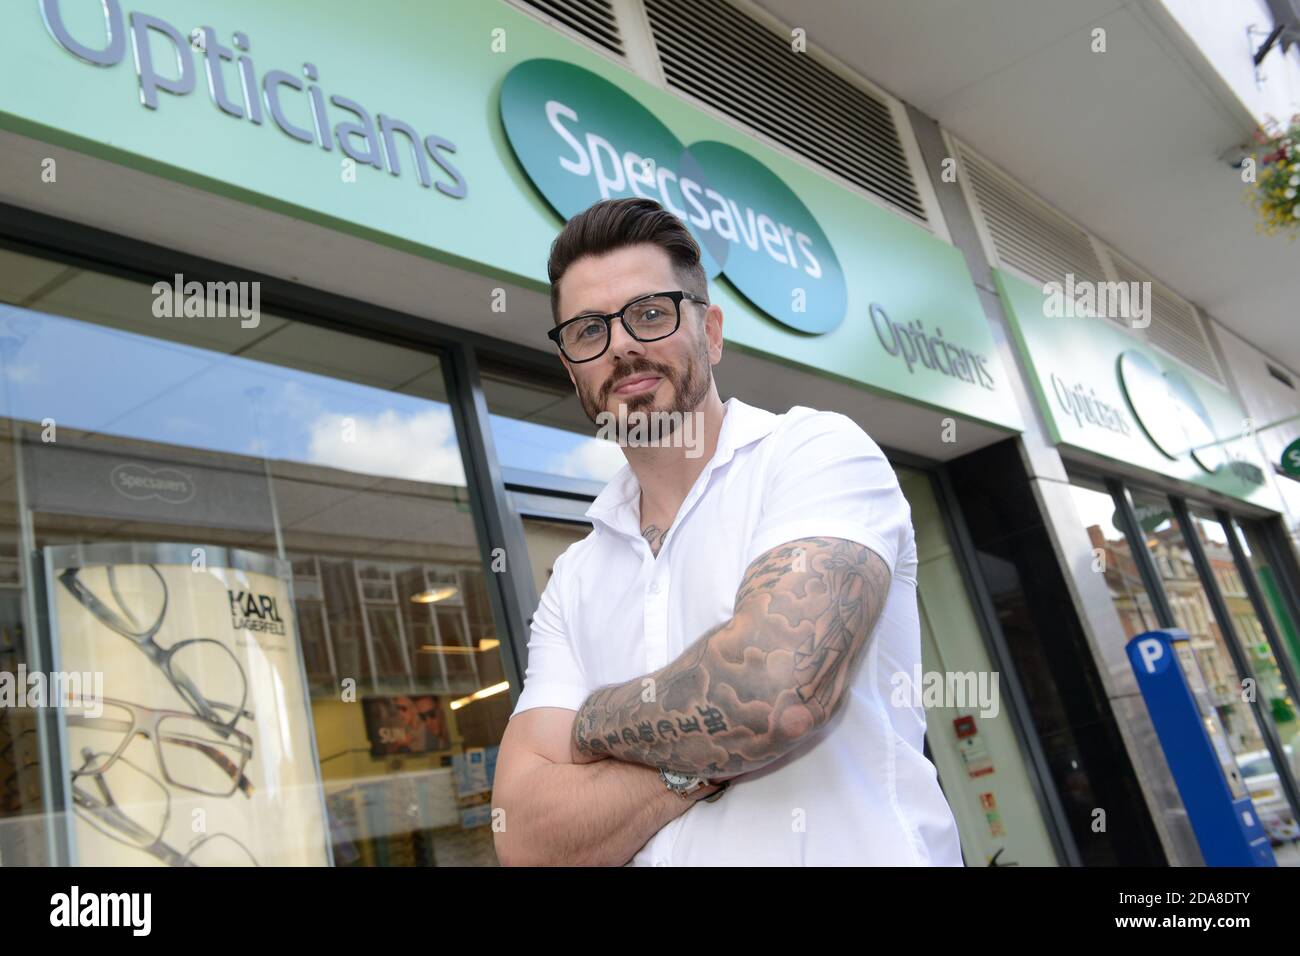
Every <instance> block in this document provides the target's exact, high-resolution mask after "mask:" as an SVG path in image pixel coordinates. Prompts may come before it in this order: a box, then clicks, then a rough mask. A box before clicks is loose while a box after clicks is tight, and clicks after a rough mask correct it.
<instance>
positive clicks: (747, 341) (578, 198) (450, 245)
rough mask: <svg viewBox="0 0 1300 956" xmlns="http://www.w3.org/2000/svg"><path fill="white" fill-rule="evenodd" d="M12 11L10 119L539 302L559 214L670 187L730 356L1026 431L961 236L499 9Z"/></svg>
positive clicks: (491, 326)
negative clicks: (526, 83)
mask: <svg viewBox="0 0 1300 956" xmlns="http://www.w3.org/2000/svg"><path fill="white" fill-rule="evenodd" d="M4 9H5V13H4V26H3V29H0V128H3V129H5V130H8V131H11V132H15V133H18V134H21V135H24V136H28V137H31V138H34V139H36V140H39V141H43V142H49V143H53V144H55V145H57V146H62V147H65V148H69V149H73V150H77V151H80V152H82V153H86V154H89V155H93V156H96V157H99V158H101V159H104V160H108V161H110V162H113V163H116V164H118V165H120V166H124V167H130V168H134V169H138V170H142V171H144V172H147V173H149V174H151V175H154V176H158V177H161V178H165V179H168V180H171V181H174V182H178V183H182V184H184V185H187V186H190V187H192V188H195V189H199V190H203V191H206V192H209V193H213V194H217V195H220V196H223V197H226V198H229V199H232V200H236V201H239V202H242V203H246V204H249V205H255V206H258V207H260V208H262V209H266V210H271V211H273V212H275V213H277V214H280V215H284V216H288V217H292V218H296V219H299V220H302V221H307V222H311V223H314V224H317V225H319V226H322V227H324V228H326V229H330V230H333V231H336V232H339V233H346V234H348V235H352V236H356V237H360V238H362V239H365V240H366V241H368V242H371V243H376V244H381V245H385V246H388V247H390V248H393V249H398V250H401V251H403V252H406V253H409V254H411V255H414V256H418V257H423V258H425V259H427V260H430V261H436V262H438V263H442V264H445V265H450V266H453V267H456V268H459V269H465V270H469V271H474V272H478V273H480V274H482V275H486V276H490V277H492V278H493V279H499V280H500V281H502V282H509V283H514V284H517V285H521V286H524V287H526V288H530V289H534V290H537V291H545V290H546V288H547V276H546V257H547V252H548V250H549V248H550V244H551V242H552V241H553V240H554V238H555V234H556V232H557V231H558V229H559V227H560V225H561V224H562V221H563V217H565V216H568V215H572V213H573V212H574V211H576V210H577V209H578V208H582V207H584V206H585V205H587V204H589V203H590V202H592V201H595V200H596V199H599V198H600V196H601V195H602V190H604V191H605V192H607V193H608V194H609V195H632V194H635V193H636V192H637V191H640V192H642V193H644V194H645V195H648V196H653V197H655V198H658V199H660V200H661V201H662V200H663V199H664V198H666V199H667V200H668V203H669V204H671V206H673V207H675V208H676V209H678V210H681V211H683V212H685V213H686V221H687V223H688V225H689V226H690V227H691V228H692V229H693V230H694V231H695V234H696V235H697V236H698V237H699V239H700V241H701V245H702V246H703V248H704V249H705V252H706V256H707V257H709V259H710V261H709V268H710V277H711V282H710V288H709V294H710V297H711V299H712V301H714V302H715V303H717V304H718V305H719V306H721V307H722V309H723V311H724V314H725V317H726V318H725V323H726V324H725V329H726V344H727V349H728V350H729V351H731V352H732V353H733V354H734V353H737V352H740V353H746V354H749V355H754V356H759V357H761V358H763V359H764V360H765V361H768V362H773V363H780V364H783V365H787V366H790V367H792V368H796V369H800V370H803V371H806V372H809V373H810V374H814V375H817V376H819V377H823V378H828V379H833V380H835V381H837V382H840V383H847V384H851V385H854V386H856V387H858V388H860V389H862V390H864V391H866V392H870V393H873V394H875V395H883V396H890V397H898V398H901V399H905V400H907V401H908V402H910V403H911V404H913V405H914V406H918V407H919V408H921V409H925V410H926V411H927V414H925V415H924V417H918V418H917V426H916V427H918V428H920V427H925V428H933V429H935V434H939V433H940V431H941V429H942V428H943V427H944V425H943V422H944V419H945V418H946V417H947V416H949V415H955V416H958V417H965V418H969V419H972V420H976V421H980V422H984V423H988V424H991V425H994V426H996V427H999V428H1003V429H1007V430H1017V429H1019V428H1020V427H1021V422H1020V418H1019V415H1018V413H1017V411H1016V400H1015V395H1014V394H1013V393H1012V390H1011V387H1010V384H1009V383H1008V381H1007V378H1006V375H1005V374H1004V373H1003V370H1002V366H1001V363H1000V361H999V358H998V350H997V345H996V344H995V342H994V340H993V336H992V333H991V331H990V329H989V326H988V323H987V321H986V320H985V317H984V313H983V309H982V307H981V305H980V301H979V298H978V296H977V293H976V290H975V288H974V286H973V284H972V283H971V280H970V274H969V272H968V271H967V268H966V265H965V262H964V260H963V259H962V256H961V253H960V252H959V251H958V250H957V249H956V248H954V247H953V246H952V245H950V244H949V243H947V242H945V241H943V240H942V239H940V238H938V237H936V236H935V235H933V234H931V233H930V232H929V231H927V230H926V229H924V228H922V227H920V226H918V225H916V224H914V223H913V222H911V221H909V220H907V219H905V218H904V217H902V216H900V215H898V214H897V213H895V212H893V211H890V210H888V209H886V208H883V207H882V206H881V205H880V204H879V203H878V202H877V201H876V200H874V199H872V198H870V197H868V196H866V195H864V194H863V193H862V192H861V191H858V190H855V189H851V188H847V187H846V186H845V185H844V184H842V183H841V182H838V181H837V180H835V179H833V178H831V177H830V176H828V175H823V174H821V173H819V172H818V171H817V170H816V169H815V168H813V167H812V166H811V165H810V164H808V163H806V162H804V161H801V160H798V159H795V158H792V157H791V156H790V155H787V154H786V153H784V152H781V151H778V150H775V149H770V148H768V147H767V146H765V145H763V144H762V143H761V142H759V141H758V140H757V139H755V138H754V137H753V136H750V135H747V134H746V133H745V132H744V131H743V130H742V129H739V128H738V127H737V126H736V125H734V124H732V123H729V122H722V121H719V120H718V119H717V118H715V117H714V116H713V115H711V114H709V113H707V112H705V111H703V110H700V109H698V108H696V107H695V106H693V105H692V104H690V103H689V102H687V101H686V100H685V99H683V98H682V97H681V96H679V95H677V94H675V93H673V92H671V91H669V90H666V89H662V88H660V87H658V86H654V85H652V84H649V83H646V82H645V81H643V80H641V79H639V78H638V77H637V76H636V75H634V74H633V73H632V72H631V71H629V70H628V69H625V68H623V67H622V66H620V65H619V64H617V63H613V62H611V61H610V60H608V59H606V58H605V57H602V56H600V55H599V54H596V53H594V52H592V51H591V50H589V49H587V48H586V47H585V46H583V45H581V44H579V43H575V42H574V41H572V40H570V39H569V38H567V37H566V36H564V35H563V34H561V33H559V32H558V31H556V30H554V29H552V28H550V27H548V26H546V25H545V24H543V23H541V22H539V21H538V20H537V19H535V18H534V17H532V16H530V15H529V14H527V13H524V12H522V11H520V10H519V9H517V8H516V7H514V6H513V5H512V4H509V3H505V2H503V0H439V3H437V4H429V3H427V2H426V0H373V2H372V3H368V4H364V5H362V4H341V3H340V4H322V3H319V2H313V0H277V2H275V3H267V2H265V0H9V2H7V3H5V5H4ZM548 64H549V65H548ZM530 71H534V72H532V73H531V74H530ZM530 75H531V76H532V77H533V79H535V80H536V81H537V83H538V86H537V87H536V89H535V90H531V91H530V90H529V89H526V88H523V87H521V86H519V81H520V78H521V77H523V78H527V77H529V76H530ZM552 101H554V102H555V103H558V104H560V105H559V106H556V107H553V108H552V109H553V121H552V118H548V115H547V104H548V103H551V102H552ZM512 104H513V105H512ZM561 107H562V108H561ZM560 130H563V131H564V133H565V134H567V136H568V137H569V139H566V138H565V136H564V135H561V132H560ZM605 144H608V148H607V147H606V145H605ZM647 159H649V160H652V162H650V163H647V162H645V160H647ZM615 160H617V165H616V163H615ZM562 161H563V162H565V163H567V164H568V166H567V167H566V166H564V165H561V163H562ZM587 163H589V164H590V166H589V168H588V169H587V170H586V172H585V173H580V171H581V170H583V169H584V164H587ZM42 172H43V171H42V169H40V168H34V169H32V170H31V171H30V175H31V176H32V177H33V179H34V180H36V181H39V180H40V177H41V176H42ZM58 174H59V178H58V180H57V182H53V183H45V184H41V185H40V186H39V187H37V188H40V189H48V190H55V189H58V188H60V186H59V183H61V182H62V177H63V176H64V175H66V174H65V173H64V170H63V169H61V168H60V169H59V170H58ZM620 175H621V176H622V178H623V183H622V185H621V186H619V185H618V183H619V177H620ZM710 191H712V193H714V194H715V195H710ZM166 214H168V215H174V214H175V212H174V211H172V210H167V211H166ZM187 214H188V211H187ZM192 227H193V230H194V232H195V233H196V234H201V233H202V231H203V229H204V228H205V224H204V222H203V221H202V219H201V218H196V219H194V221H193V223H192ZM241 264H245V265H246V264H248V263H241ZM254 265H256V264H254ZM262 267H263V268H265V269H268V270H270V271H274V264H273V263H264V264H262ZM166 278H168V279H170V277H166ZM467 308H468V306H467V305H466V304H464V303H460V304H458V305H457V308H456V310H455V311H456V312H457V313H459V314H465V313H466V312H467ZM481 315H482V322H483V325H484V331H485V332H486V333H487V334H489V335H501V334H507V333H503V332H502V331H501V328H502V326H501V316H500V314H498V313H494V312H493V311H492V305H491V303H490V302H488V301H487V300H486V299H485V301H484V302H483V303H482V312H481ZM548 325H549V321H548V320H547V319H546V318H545V317H541V316H539V318H538V321H537V328H536V332H535V335H533V336H532V337H531V338H525V339H524V340H523V341H524V344H527V345H530V346H532V347H535V348H539V349H547V350H549V349H550V348H551V344H550V343H549V342H548V341H547V340H546V328H547V327H548ZM508 334H512V335H518V334H519V332H518V328H517V327H512V328H511V331H510V332H509V333H508ZM725 361H726V359H725V358H724V362H725ZM958 434H959V435H960V432H958Z"/></svg>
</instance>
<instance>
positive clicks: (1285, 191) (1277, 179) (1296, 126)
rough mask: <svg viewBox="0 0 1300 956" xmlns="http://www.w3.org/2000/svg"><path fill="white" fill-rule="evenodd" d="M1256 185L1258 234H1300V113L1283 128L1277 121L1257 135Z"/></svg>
mask: <svg viewBox="0 0 1300 956" xmlns="http://www.w3.org/2000/svg"><path fill="white" fill-rule="evenodd" d="M1255 142H1256V143H1257V144H1258V145H1257V147H1256V149H1255V150H1254V156H1255V182H1254V185H1253V188H1252V189H1251V190H1250V192H1249V197H1250V201H1251V205H1253V206H1254V207H1255V208H1256V209H1257V210H1259V217H1260V221H1259V222H1258V223H1256V225H1255V228H1256V230H1257V231H1259V232H1262V233H1264V234H1266V235H1270V236H1273V235H1277V234H1278V233H1280V232H1285V233H1289V237H1290V239H1291V240H1292V241H1294V240H1295V237H1296V235H1297V234H1300V113H1297V114H1296V115H1294V116H1292V117H1291V125H1290V126H1289V127H1287V128H1283V127H1282V126H1281V124H1279V123H1278V122H1277V121H1276V120H1273V119H1270V120H1269V122H1268V124H1267V125H1265V126H1264V127H1262V128H1260V129H1258V130H1256V131H1255Z"/></svg>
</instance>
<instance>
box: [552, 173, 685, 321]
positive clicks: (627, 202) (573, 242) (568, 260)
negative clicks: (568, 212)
mask: <svg viewBox="0 0 1300 956" xmlns="http://www.w3.org/2000/svg"><path fill="white" fill-rule="evenodd" d="M643 242H648V243H652V244H653V245H656V246H658V247H659V248H661V249H663V250H664V252H666V253H668V258H669V260H670V261H671V262H672V266H673V274H674V275H676V276H677V281H678V282H680V283H681V285H682V288H683V289H685V290H686V291H687V292H694V293H695V294H696V295H698V296H700V297H701V298H702V299H705V300H706V301H707V299H708V297H709V280H708V276H706V275H705V274H704V267H703V266H702V265H700V245H699V243H697V242H696V241H695V237H694V236H692V235H691V233H690V231H689V230H688V229H687V228H686V224H685V223H683V222H682V221H681V220H680V219H679V218H677V217H676V216H674V215H673V214H672V213H671V212H669V211H668V210H667V209H665V208H664V207H663V206H661V205H659V203H657V202H655V201H654V200H653V199H643V198H637V197H633V198H628V199H602V200H601V201H600V202H598V203H595V204H593V205H591V206H588V207H587V208H586V209H584V210H583V211H582V212H580V213H578V214H577V215H576V216H574V217H573V218H572V219H570V220H569V221H568V222H567V223H565V224H564V228H563V229H561V230H560V234H559V235H558V236H556V237H555V241H554V242H552V243H551V255H550V258H549V259H548V260H547V263H546V274H547V276H548V277H549V278H550V280H551V318H552V320H553V321H554V322H555V323H556V324H557V325H558V324H559V322H560V279H561V278H563V277H564V273H565V272H567V271H568V269H569V266H571V265H573V263H574V262H576V261H577V260H578V259H581V258H582V257H583V256H600V255H604V254H605V253H608V252H613V251H614V250H616V249H622V248H623V247H624V246H632V245H637V244H638V243H643ZM656 291H658V290H656Z"/></svg>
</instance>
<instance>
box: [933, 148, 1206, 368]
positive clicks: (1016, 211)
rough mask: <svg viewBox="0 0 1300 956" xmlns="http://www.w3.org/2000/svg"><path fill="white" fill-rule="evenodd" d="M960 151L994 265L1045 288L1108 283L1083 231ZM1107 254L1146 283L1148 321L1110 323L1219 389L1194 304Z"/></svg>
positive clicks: (1124, 274) (1131, 277)
mask: <svg viewBox="0 0 1300 956" xmlns="http://www.w3.org/2000/svg"><path fill="white" fill-rule="evenodd" d="M957 150H958V153H959V155H960V156H961V162H962V168H963V170H964V171H965V175H966V180H967V182H968V183H969V184H970V187H971V193H972V194H973V196H974V198H975V204H976V206H977V207H978V214H979V216H980V218H981V219H982V220H983V221H984V225H985V226H986V228H987V229H988V233H989V238H990V239H991V240H992V242H993V248H994V252H995V253H996V254H997V260H998V264H999V265H1001V266H1006V267H1009V268H1013V269H1015V270H1017V271H1018V272H1022V273H1024V274H1025V275H1026V276H1028V277H1030V278H1031V279H1035V280H1037V281H1038V282H1041V283H1044V284H1046V283H1048V282H1061V283H1064V282H1065V276H1066V274H1068V273H1073V275H1074V281H1075V282H1076V284H1077V283H1079V282H1082V281H1085V280H1086V281H1089V282H1095V283H1101V282H1107V281H1109V277H1108V273H1107V271H1106V267H1105V266H1103V265H1102V263H1101V260H1100V259H1099V258H1098V257H1097V249H1096V247H1095V246H1094V245H1093V243H1092V240H1091V238H1090V237H1089V235H1088V233H1086V232H1085V231H1084V230H1083V229H1081V228H1079V227H1078V226H1076V225H1075V224H1074V223H1073V222H1071V221H1070V220H1069V219H1067V218H1066V217H1065V216H1063V215H1061V213H1059V212H1057V211H1056V210H1054V209H1052V208H1051V207H1050V206H1048V205H1046V204H1045V203H1042V202H1040V201H1039V200H1037V199H1036V198H1034V197H1033V196H1032V195H1031V194H1030V193H1029V192H1027V191H1026V190H1025V189H1024V188H1022V187H1021V186H1019V185H1017V184H1016V183H1015V182H1014V181H1012V180H1011V179H1010V178H1009V177H1008V176H1006V175H1005V174H1004V173H1002V172H1001V171H1000V170H998V169H996V168H995V167H994V166H993V165H992V164H991V163H988V162H985V161H984V160H983V159H981V158H980V157H979V156H976V155H975V154H974V153H973V152H971V151H970V149H968V148H967V147H966V146H964V145H961V144H958V145H957ZM1107 254H1108V255H1109V256H1110V258H1111V260H1112V263H1113V265H1114V268H1115V276H1114V278H1115V279H1116V280H1118V281H1121V282H1151V287H1150V288H1151V302H1150V306H1151V324H1150V325H1149V326H1148V327H1147V328H1146V329H1135V328H1133V327H1132V325H1131V324H1130V321H1126V320H1125V319H1124V318H1122V317H1115V316H1112V317H1111V318H1112V319H1113V320H1114V321H1115V322H1117V323H1118V324H1119V325H1121V326H1123V327H1124V328H1125V329H1127V330H1128V331H1129V332H1130V333H1132V334H1133V335H1136V336H1137V337H1138V338H1140V339H1143V340H1144V341H1146V342H1147V343H1149V344H1150V345H1153V346H1155V347H1156V348H1158V349H1160V350H1161V351H1163V352H1165V353H1167V354H1168V355H1170V356H1172V357H1173V358H1176V359H1178V360H1179V361H1180V362H1182V363H1183V364H1184V365H1187V366H1189V367H1191V368H1194V369H1196V370H1197V371H1199V372H1202V373H1204V374H1205V375H1207V376H1209V377H1210V378H1211V379H1213V380H1214V381H1216V382H1218V383H1219V384H1223V372H1222V371H1221V370H1220V369H1219V363H1218V362H1217V361H1216V360H1215V358H1214V351H1213V350H1212V349H1211V347H1210V342H1209V339H1208V338H1206V334H1205V326H1204V324H1203V323H1202V322H1201V317H1200V316H1199V315H1198V314H1197V312H1196V309H1195V308H1194V307H1193V306H1192V304H1191V303H1190V302H1187V301H1186V300H1184V299H1182V298H1180V297H1179V296H1178V295H1177V294H1175V293H1174V292H1173V291H1171V290H1170V289H1168V288H1166V287H1165V286H1162V285H1161V284H1160V283H1158V282H1155V281H1153V280H1151V279H1150V277H1149V276H1145V275H1143V274H1142V273H1141V271H1140V270H1138V269H1137V268H1136V267H1134V266H1133V265H1132V264H1131V263H1128V262H1125V261H1124V260H1123V259H1122V258H1121V257H1120V256H1118V255H1116V254H1115V253H1114V252H1113V251H1111V250H1109V249H1108V250H1107Z"/></svg>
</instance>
